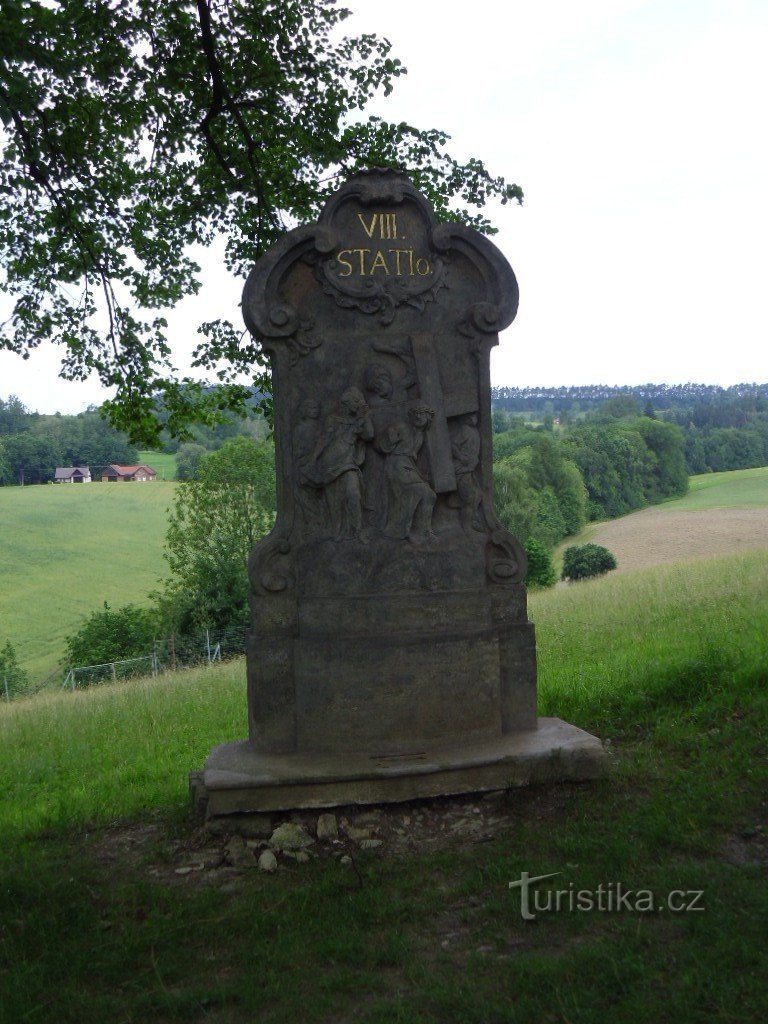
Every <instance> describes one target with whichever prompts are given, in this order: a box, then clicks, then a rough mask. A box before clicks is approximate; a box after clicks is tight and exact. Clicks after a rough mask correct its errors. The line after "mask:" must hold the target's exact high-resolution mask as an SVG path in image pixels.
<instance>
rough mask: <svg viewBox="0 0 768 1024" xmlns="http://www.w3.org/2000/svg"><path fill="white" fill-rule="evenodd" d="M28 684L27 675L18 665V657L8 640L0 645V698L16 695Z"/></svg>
mask: <svg viewBox="0 0 768 1024" xmlns="http://www.w3.org/2000/svg"><path fill="white" fill-rule="evenodd" d="M28 686H29V677H28V676H27V673H26V672H25V671H24V669H23V668H22V667H21V665H19V659H18V657H17V656H16V651H15V649H14V647H13V645H12V644H11V642H10V640H8V641H6V644H5V646H4V647H0V698H5V699H10V698H11V697H18V695H19V694H20V693H23V692H24V690H26V688H27V687H28Z"/></svg>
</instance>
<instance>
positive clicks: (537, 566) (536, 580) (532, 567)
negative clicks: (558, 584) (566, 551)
mask: <svg viewBox="0 0 768 1024" xmlns="http://www.w3.org/2000/svg"><path fill="white" fill-rule="evenodd" d="M523 546H524V547H525V553H526V555H527V556H528V572H527V574H526V577H525V583H526V586H529V587H552V586H554V584H555V580H556V579H557V577H556V576H555V570H554V568H553V566H552V556H551V555H550V553H549V549H548V548H547V547H545V545H544V544H542V543H541V541H538V540H535V539H534V538H533V537H531V538H529V539H528V540H527V541H526V542H525V544H524V545H523Z"/></svg>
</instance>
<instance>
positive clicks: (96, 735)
mask: <svg viewBox="0 0 768 1024" xmlns="http://www.w3.org/2000/svg"><path fill="white" fill-rule="evenodd" d="M531 615H532V617H533V619H534V620H535V622H536V625H537V642H538V652H539V711H540V714H543V715H554V716H557V717H561V718H564V719H566V720H568V721H571V722H574V723H575V724H577V725H580V726H582V727H583V728H586V729H588V730H590V731H594V732H596V733H597V734H598V735H600V736H601V737H603V738H605V737H608V738H610V737H612V736H614V737H615V736H616V734H617V731H619V732H621V731H622V730H628V729H629V730H636V729H638V728H644V727H646V726H648V725H653V724H654V723H656V722H657V721H659V720H660V719H661V718H662V717H666V718H668V717H669V715H672V716H673V717H674V716H675V715H676V714H679V715H690V714H693V713H694V712H695V708H696V706H697V705H698V704H700V703H702V702H707V706H708V708H709V712H708V713H709V714H710V715H722V716H726V717H727V715H728V714H732V713H734V712H736V711H737V710H738V705H739V701H740V700H741V698H742V696H743V690H744V688H751V687H752V688H753V687H754V686H755V685H757V684H760V685H764V682H765V680H766V678H767V677H768V648H766V644H765V637H766V636H768V552H766V553H765V554H762V553H759V554H750V555H744V556H742V557H730V558H723V559H713V560H712V561H710V562H696V563H691V564H689V565H679V566H674V567H669V568H665V569H656V570H649V571H646V572H642V573H636V574H626V575H624V576H617V577H614V578H610V577H606V578H604V579H601V580H595V581H587V582H584V583H580V584H574V585H571V586H569V587H566V588H560V589H557V590H555V591H549V592H544V593H539V594H537V595H534V596H533V598H532V600H531ZM761 681H762V683H761ZM713 694H714V697H713ZM246 733H247V722H246V705H245V666H244V663H243V661H242V660H238V661H233V662H230V663H227V664H225V665H221V666H216V667H213V668H205V669H197V670H191V671H187V672H183V673H179V674H177V675H168V676H160V677H158V678H157V679H147V680H141V681H132V682H126V683H117V684H112V685H103V686H100V687H97V688H94V689H92V690H86V691H79V692H76V693H74V694H72V693H61V694H55V695H44V696H38V697H35V698H30V699H28V700H23V701H19V702H17V703H14V704H10V705H0V778H2V779H3V789H2V795H1V796H0V829H5V830H8V829H12V830H18V829H22V830H24V831H26V832H28V833H29V832H34V831H35V830H36V829H40V828H49V827H58V826H66V825H79V824H83V823H85V822H88V821H101V822H104V821H108V820H111V819H112V818H122V817H126V816H131V815H136V814H141V813H143V812H145V811H146V810H147V809H149V808H152V807H158V806H160V807H171V806H173V807H179V806H182V805H183V803H184V801H185V799H186V779H187V774H188V772H189V771H191V770H195V769H198V768H200V767H201V766H202V764H203V762H204V761H205V758H206V757H207V755H208V753H209V752H210V750H211V748H212V747H213V746H214V745H215V744H217V743H224V742H228V741H230V740H233V739H239V738H244V737H245V735H246Z"/></svg>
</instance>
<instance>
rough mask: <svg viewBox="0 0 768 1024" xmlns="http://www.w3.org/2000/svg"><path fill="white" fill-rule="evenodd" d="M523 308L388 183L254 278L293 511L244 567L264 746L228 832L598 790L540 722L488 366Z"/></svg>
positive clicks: (249, 318) (253, 311)
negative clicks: (512, 791)
mask: <svg viewBox="0 0 768 1024" xmlns="http://www.w3.org/2000/svg"><path fill="white" fill-rule="evenodd" d="M517 302H518V291H517V282H516V280H515V276H514V274H513V272H512V269H511V267H510V266H509V264H508V263H507V261H506V260H505V259H504V257H503V256H502V255H501V253H500V252H499V251H498V250H497V249H496V248H495V246H493V245H492V244H491V243H490V242H489V241H488V240H487V239H486V238H484V237H483V236H481V235H479V234H478V233H477V232H475V231H473V230H472V229H469V228H466V227H464V226H462V225H459V224H438V223H437V222H436V221H435V219H434V215H433V212H432V210H431V208H430V207H429V204H428V203H427V202H426V200H425V199H424V197H423V196H421V195H420V194H419V193H418V192H417V191H416V190H415V189H414V188H413V186H412V185H411V184H410V182H409V181H408V180H407V178H405V177H404V176H403V175H402V174H399V173H396V172H392V171H372V172H367V173H365V174H359V175H357V176H355V177H354V178H352V179H351V180H350V181H349V182H348V183H347V184H346V185H345V186H343V187H342V189H341V190H340V191H339V192H338V193H337V194H336V195H335V196H333V197H332V198H331V200H330V201H329V203H328V205H327V207H326V208H325V210H324V211H323V213H322V214H321V216H320V219H319V222H318V223H317V224H316V225H310V226H308V227H304V228H298V229H296V230H295V231H292V232H290V233H289V234H288V235H286V236H285V238H284V239H283V240H282V241H281V242H280V243H278V245H277V246H275V248H274V249H273V250H272V251H271V252H270V253H269V254H267V255H266V256H265V257H264V258H263V259H262V260H261V261H260V262H259V263H258V264H257V266H256V267H255V268H254V269H253V271H252V272H251V275H250V276H249V278H248V282H247V284H246V287H245V292H244V295H243V311H244V315H245V319H246V323H247V325H248V327H249V328H250V330H251V332H252V334H253V335H254V336H256V337H257V338H258V339H260V341H261V343H262V345H263V347H264V349H265V350H266V351H267V352H268V353H269V356H270V359H271V366H272V375H273V387H274V403H275V448H276V459H277V483H278V488H277V506H278V507H277V519H276V523H275V526H274V529H273V530H272V532H271V533H270V534H269V536H268V537H265V538H264V539H263V540H262V541H260V542H259V543H258V544H257V545H256V546H255V547H254V549H253V552H252V555H251V559H250V564H249V574H250V581H251V610H252V622H251V629H250V632H249V635H248V646H247V652H248V717H249V739H248V741H246V742H243V743H239V744H230V745H227V746H224V747H217V748H216V749H215V750H214V751H213V753H212V754H211V757H210V758H209V760H208V762H207V764H206V766H205V769H204V772H203V774H202V781H199V782H198V783H197V788H198V797H199V800H200V801H202V802H203V803H205V802H206V801H207V807H208V813H209V815H214V816H220V815H227V814H234V815H236V814H242V813H245V812H257V811H266V810H275V809H284V808H290V807H320V806H325V805H333V804H343V803H370V802H377V801H396V800H410V799H414V798H416V797H422V796H435V795H440V794H456V793H464V792H472V791H474V790H483V789H498V788H502V787H504V786H506V785H521V784H524V783H527V782H534V781H543V780H545V779H580V778H594V777H595V776H596V775H597V774H599V773H600V771H601V769H602V766H603V763H604V761H603V753H602V748H601V746H600V743H599V741H597V740H596V739H594V737H590V736H588V735H587V734H586V733H583V732H581V731H580V730H579V729H575V728H574V727H573V726H569V725H567V724H566V723H563V722H560V721H559V720H557V719H543V720H538V719H537V715H536V648H535V640H534V629H533V625H532V624H531V623H530V622H529V621H528V616H527V611H526V594H525V587H524V586H523V579H524V577H525V572H526V559H525V553H524V551H523V549H522V547H521V545H520V544H519V542H518V541H517V539H516V538H515V537H513V536H512V535H511V534H510V533H508V532H507V530H505V529H504V527H503V526H502V524H501V523H500V522H499V520H498V518H497V516H496V513H495V511H494V508H493V477H492V434H491V405H490V370H489V367H490V350H491V348H492V347H493V345H495V344H497V342H498V332H499V331H500V330H501V329H502V328H504V327H506V326H507V325H508V324H509V323H510V322H511V321H512V319H513V318H514V316H515V313H516V311H517Z"/></svg>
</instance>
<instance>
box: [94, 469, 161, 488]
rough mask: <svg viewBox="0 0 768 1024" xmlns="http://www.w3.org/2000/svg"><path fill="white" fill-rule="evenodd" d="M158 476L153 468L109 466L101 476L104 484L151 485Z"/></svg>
mask: <svg viewBox="0 0 768 1024" xmlns="http://www.w3.org/2000/svg"><path fill="white" fill-rule="evenodd" d="M156 476H157V472H156V470H154V469H152V467H151V466H118V465H114V466H107V468H106V469H105V470H104V471H103V472H102V474H101V480H102V483H110V484H114V483H119V482H120V481H122V482H123V483H127V482H128V481H134V482H137V483H151V482H152V481H153V480H154V479H155V477H156Z"/></svg>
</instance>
